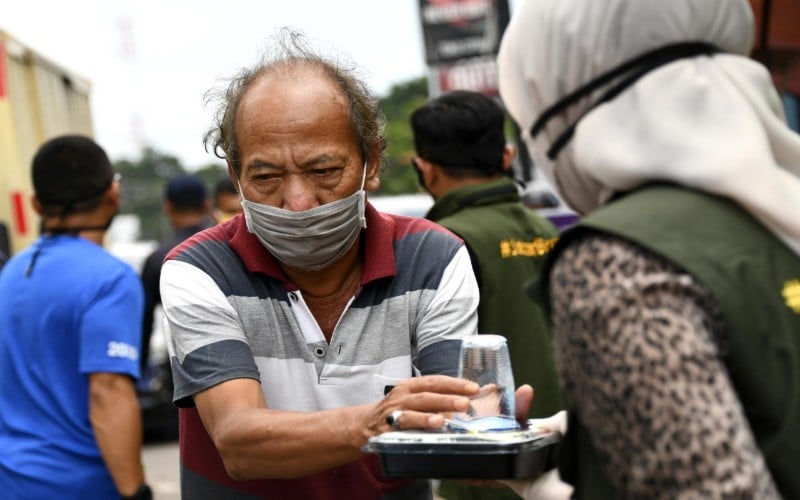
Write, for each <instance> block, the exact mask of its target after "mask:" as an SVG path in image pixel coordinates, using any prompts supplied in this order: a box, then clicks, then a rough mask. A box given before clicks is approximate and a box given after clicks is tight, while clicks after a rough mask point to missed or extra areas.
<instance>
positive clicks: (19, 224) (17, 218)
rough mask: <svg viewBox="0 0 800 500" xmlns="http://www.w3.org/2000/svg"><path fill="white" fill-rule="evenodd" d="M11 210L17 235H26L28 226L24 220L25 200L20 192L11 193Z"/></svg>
mask: <svg viewBox="0 0 800 500" xmlns="http://www.w3.org/2000/svg"><path fill="white" fill-rule="evenodd" d="M11 210H12V212H13V217H14V226H16V228H17V233H19V234H25V233H27V232H28V224H27V219H26V218H25V199H24V197H23V196H22V193H21V192H20V191H14V192H13V193H11Z"/></svg>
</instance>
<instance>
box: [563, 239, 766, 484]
mask: <svg viewBox="0 0 800 500" xmlns="http://www.w3.org/2000/svg"><path fill="white" fill-rule="evenodd" d="M550 286H551V301H552V307H553V334H554V338H555V355H556V360H557V366H558V370H559V372H560V374H561V376H562V378H563V381H564V384H565V390H566V394H567V397H568V399H569V401H571V402H572V403H573V408H575V410H574V411H577V413H578V416H579V418H580V419H581V421H582V423H583V424H584V425H585V426H586V428H587V429H588V430H589V432H590V434H591V436H592V441H593V443H594V446H595V448H596V449H597V451H598V456H599V457H600V458H601V461H602V462H603V463H604V464H605V471H604V472H605V475H606V477H607V478H608V479H609V480H610V481H611V483H612V484H613V485H614V486H615V487H616V488H617V490H618V491H619V492H620V494H621V496H622V497H624V498H647V499H656V498H669V499H676V498H704V499H705V498H748V499H750V498H758V499H768V498H779V497H780V496H779V494H778V492H777V490H776V487H775V485H774V482H773V480H772V478H771V476H770V473H769V471H768V470H767V467H766V464H765V462H764V458H763V457H762V455H761V452H760V451H759V449H758V448H757V447H756V443H755V440H754V438H753V435H752V432H751V430H750V427H749V425H748V423H747V420H746V418H745V415H744V412H743V410H742V407H741V405H740V403H739V401H738V399H737V397H736V392H735V391H734V388H733V387H732V385H731V381H730V379H729V377H728V374H727V372H726V369H725V366H724V365H723V363H722V362H721V360H720V352H723V351H724V349H725V347H724V338H725V337H724V334H725V332H724V330H723V327H722V321H721V315H720V310H719V307H718V305H717V303H716V301H715V299H714V298H713V297H712V296H711V295H710V293H709V292H708V291H707V290H706V289H704V288H703V287H702V286H701V285H700V284H699V283H698V282H697V281H696V280H695V279H694V278H693V277H692V276H690V275H689V274H687V273H685V272H683V271H681V270H680V269H678V268H677V267H676V266H674V265H673V264H671V263H670V262H668V261H666V260H664V259H661V258H659V257H656V256H654V255H652V254H650V253H647V252H645V251H644V250H642V249H640V248H639V247H636V246H634V245H632V244H630V243H628V242H626V241H624V240H620V239H617V238H614V237H611V236H607V235H596V234H590V235H587V236H584V237H582V238H581V239H579V240H576V241H575V242H573V243H571V244H570V246H569V247H567V248H566V249H565V250H564V252H563V253H562V255H561V256H560V257H559V259H558V260H557V262H556V263H555V266H554V268H553V271H552V274H551V285H550Z"/></svg>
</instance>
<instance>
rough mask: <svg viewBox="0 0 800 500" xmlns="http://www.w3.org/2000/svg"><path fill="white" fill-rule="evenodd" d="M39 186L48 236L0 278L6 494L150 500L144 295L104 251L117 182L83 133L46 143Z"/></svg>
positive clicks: (36, 173) (0, 486) (1, 476)
mask: <svg viewBox="0 0 800 500" xmlns="http://www.w3.org/2000/svg"><path fill="white" fill-rule="evenodd" d="M32 177H33V187H34V191H35V193H34V197H33V206H34V209H35V210H36V212H37V213H38V214H39V215H40V216H41V217H42V228H43V234H42V235H41V237H40V238H39V239H38V240H37V241H36V242H35V243H33V245H31V246H30V247H28V248H27V249H25V250H23V251H22V252H19V253H18V254H17V255H15V256H14V257H13V258H12V259H11V260H9V261H8V263H7V264H6V267H5V268H4V269H3V272H2V273H0V304H2V308H0V380H2V381H3V383H2V384H0V450H2V453H0V491H2V496H3V497H4V498H103V499H116V498H119V497H120V496H122V497H123V498H136V499H149V498H151V494H150V490H149V487H148V486H147V485H146V484H145V482H144V479H145V478H144V472H143V470H142V461H141V443H142V426H141V420H140V415H139V407H138V402H137V399H136V391H135V388H134V379H135V378H136V377H138V376H139V359H138V358H139V342H140V338H139V337H140V335H141V321H142V316H141V308H142V287H141V284H140V282H139V278H138V277H137V276H136V272H135V271H134V270H133V268H131V267H130V266H128V265H127V264H125V263H124V262H122V261H120V260H119V259H117V258H115V257H113V256H112V255H111V254H109V253H108V252H107V251H106V250H105V249H104V248H103V246H102V242H103V236H104V234H105V232H106V230H107V229H108V227H109V225H110V224H111V220H112V219H113V217H114V214H116V212H117V210H118V209H119V201H120V200H119V184H118V182H116V181H115V179H114V171H113V169H112V167H111V163H110V162H109V160H108V157H107V156H106V153H105V152H104V151H103V149H102V148H101V147H100V146H99V145H97V144H96V143H95V142H94V141H93V140H92V139H90V138H88V137H83V136H78V135H66V136H59V137H55V138H53V139H51V140H49V141H47V142H46V143H44V144H43V145H42V146H41V147H40V148H39V150H38V151H37V152H36V155H35V156H34V158H33V165H32Z"/></svg>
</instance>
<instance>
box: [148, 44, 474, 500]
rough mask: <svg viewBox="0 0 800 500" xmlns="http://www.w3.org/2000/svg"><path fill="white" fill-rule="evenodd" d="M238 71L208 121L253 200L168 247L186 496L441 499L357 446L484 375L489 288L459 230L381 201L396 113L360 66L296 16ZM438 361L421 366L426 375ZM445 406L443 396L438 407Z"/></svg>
mask: <svg viewBox="0 0 800 500" xmlns="http://www.w3.org/2000/svg"><path fill="white" fill-rule="evenodd" d="M278 41H279V42H281V43H280V44H278V45H276V51H275V54H274V55H273V56H272V57H270V58H267V60H266V61H265V62H263V63H261V64H260V65H258V66H256V67H255V68H252V69H249V70H246V71H244V72H243V73H241V74H240V75H238V77H237V78H235V79H233V80H232V84H231V86H230V87H229V88H228V89H227V90H226V91H225V93H224V95H223V98H222V102H221V106H220V110H219V114H218V116H219V123H218V126H217V127H215V128H214V129H212V131H211V132H210V133H209V135H208V136H207V137H206V139H207V141H208V143H209V144H211V145H212V147H214V149H215V150H216V151H217V152H218V154H220V156H222V157H224V158H225V159H226V160H227V162H228V167H229V171H230V175H231V177H232V178H234V179H236V181H237V183H238V188H239V193H240V194H241V197H242V203H243V208H244V217H236V218H234V219H232V220H230V221H228V222H225V223H222V224H219V225H217V226H215V227H213V228H211V229H208V230H206V231H204V232H201V233H198V234H197V235H195V236H193V237H192V238H190V239H189V240H188V241H187V242H185V243H184V244H183V245H181V246H180V247H178V248H177V249H175V250H174V251H173V252H172V253H171V254H170V255H169V256H168V258H167V261H166V262H165V264H164V266H163V269H162V278H161V287H162V288H161V289H162V298H163V303H164V308H165V313H166V316H167V318H168V321H169V326H170V331H171V334H172V337H173V340H174V356H173V372H174V375H175V377H174V378H175V401H176V403H177V404H178V405H179V406H181V407H182V408H181V415H180V418H181V423H180V425H181V427H180V442H181V443H180V444H181V465H182V474H181V477H182V487H181V491H182V494H183V495H184V496H185V497H186V498H252V496H253V495H255V496H260V497H264V498H342V499H344V498H348V499H350V498H410V499H413V498H429V497H430V494H431V493H430V488H429V484H428V482H427V481H413V480H409V481H389V480H387V479H385V478H383V477H381V475H380V472H379V470H378V466H377V463H376V462H375V457H374V456H365V455H364V453H363V452H362V451H361V448H362V447H363V446H364V444H366V441H367V439H368V438H369V437H370V436H373V435H376V434H379V433H381V432H385V431H387V430H390V429H393V428H394V429H397V428H409V427H417V428H419V427H421V428H439V427H441V426H442V425H443V423H444V420H443V416H442V415H439V414H436V413H435V412H447V411H454V410H461V411H463V410H465V409H466V408H467V407H468V404H469V400H468V396H469V395H470V394H472V393H473V392H474V391H477V386H476V385H475V384H471V383H469V382H466V381H464V380H459V379H454V378H450V377H442V376H439V375H436V374H448V375H453V374H455V372H456V369H457V364H458V362H457V358H458V350H459V347H460V339H461V338H462V337H464V336H467V335H472V334H474V333H475V331H476V324H477V317H476V308H477V304H478V291H477V285H476V282H475V279H474V276H473V275H472V272H471V266H470V261H469V256H468V253H467V251H466V249H465V247H464V246H463V244H462V242H461V240H459V239H458V238H456V237H454V236H453V235H452V234H451V233H449V232H447V231H444V230H443V229H442V228H440V227H439V226H436V225H434V224H432V223H430V222H427V221H425V220H422V219H410V218H403V217H395V216H389V215H385V214H381V213H378V212H377V211H376V210H375V209H373V208H372V206H371V205H369V203H367V202H366V196H365V191H373V190H375V189H377V188H378V187H379V185H380V180H379V172H380V170H381V162H382V156H383V148H384V144H385V141H384V138H383V120H382V115H381V114H380V112H379V110H378V108H377V103H376V100H375V99H374V98H373V97H371V95H370V94H369V92H368V90H367V88H366V86H365V85H364V84H363V83H362V82H360V81H359V80H357V79H356V78H354V76H353V74H352V73H351V72H350V71H349V70H345V69H344V68H343V66H339V65H337V64H334V63H332V62H330V61H328V60H326V59H324V58H321V57H319V56H317V55H315V54H314V53H313V52H312V51H310V50H309V49H308V47H307V46H306V45H304V44H303V43H302V39H301V38H300V37H299V36H298V35H297V34H294V33H291V32H285V33H284V37H283V38H281V39H279V40H278ZM420 374H421V375H431V376H423V377H414V375H420ZM431 412H433V413H431Z"/></svg>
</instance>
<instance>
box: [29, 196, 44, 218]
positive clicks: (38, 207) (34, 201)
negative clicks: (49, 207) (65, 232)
mask: <svg viewBox="0 0 800 500" xmlns="http://www.w3.org/2000/svg"><path fill="white" fill-rule="evenodd" d="M31 205H32V206H33V210H34V211H35V212H36V213H37V214H39V215H40V216H43V215H44V207H43V206H42V202H41V201H39V198H38V197H37V196H36V195H35V194H34V195H32V196H31Z"/></svg>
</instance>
